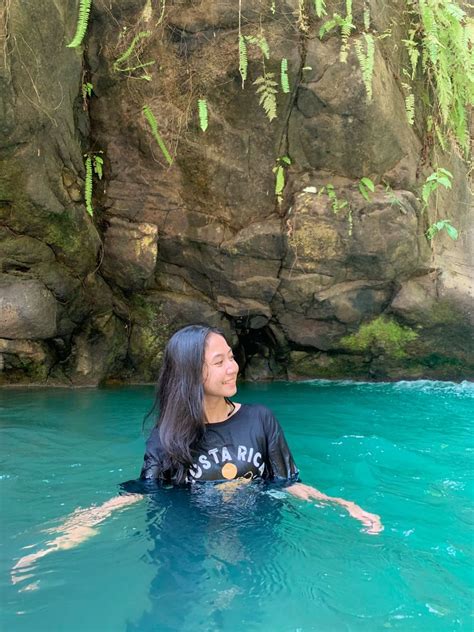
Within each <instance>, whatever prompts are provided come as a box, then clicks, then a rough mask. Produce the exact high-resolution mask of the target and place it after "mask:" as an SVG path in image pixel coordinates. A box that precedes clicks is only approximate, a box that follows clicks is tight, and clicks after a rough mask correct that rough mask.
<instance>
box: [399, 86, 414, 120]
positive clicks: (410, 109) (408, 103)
mask: <svg viewBox="0 0 474 632" xmlns="http://www.w3.org/2000/svg"><path fill="white" fill-rule="evenodd" d="M402 88H404V90H405V112H406V115H407V119H408V124H409V125H413V123H414V122H415V95H414V94H413V92H412V89H411V85H410V84H409V83H405V82H404V81H402Z"/></svg>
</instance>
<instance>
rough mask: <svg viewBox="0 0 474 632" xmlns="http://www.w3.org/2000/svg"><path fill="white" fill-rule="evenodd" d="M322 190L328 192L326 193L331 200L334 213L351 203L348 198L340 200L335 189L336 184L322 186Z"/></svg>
mask: <svg viewBox="0 0 474 632" xmlns="http://www.w3.org/2000/svg"><path fill="white" fill-rule="evenodd" d="M322 191H325V192H326V195H327V196H328V198H329V200H330V202H331V208H332V210H333V212H334V213H338V212H339V211H340V210H342V209H343V208H346V206H347V205H348V204H349V202H348V201H347V200H340V199H339V198H338V197H337V194H336V190H335V189H334V185H332V184H326V186H325V187H323V188H322Z"/></svg>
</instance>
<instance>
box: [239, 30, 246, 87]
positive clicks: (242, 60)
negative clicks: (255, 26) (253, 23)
mask: <svg viewBox="0 0 474 632" xmlns="http://www.w3.org/2000/svg"><path fill="white" fill-rule="evenodd" d="M247 68H248V57H247V44H246V43H245V39H244V36H243V35H239V72H240V76H241V77H242V89H243V88H244V85H245V82H246V80H247Z"/></svg>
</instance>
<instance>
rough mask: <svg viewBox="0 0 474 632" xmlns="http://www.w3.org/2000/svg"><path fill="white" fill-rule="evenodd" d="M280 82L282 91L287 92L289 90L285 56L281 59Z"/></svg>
mask: <svg viewBox="0 0 474 632" xmlns="http://www.w3.org/2000/svg"><path fill="white" fill-rule="evenodd" d="M280 84H281V89H282V91H283V92H284V93H285V94H288V92H289V91H290V82H289V80H288V60H287V59H286V58H285V57H284V58H283V59H282V60H281V67H280Z"/></svg>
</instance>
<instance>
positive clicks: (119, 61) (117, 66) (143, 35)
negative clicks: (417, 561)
mask: <svg viewBox="0 0 474 632" xmlns="http://www.w3.org/2000/svg"><path fill="white" fill-rule="evenodd" d="M150 35H151V31H140V32H139V33H137V35H135V37H134V38H133V40H132V42H131V44H130V46H129V47H128V48H127V50H126V51H125V52H124V53H123V54H122V55H120V57H119V58H118V59H116V60H115V61H114V70H115V71H116V72H119V71H120V72H127V71H128V72H130V71H132V70H136V69H137V68H143V67H145V66H151V65H152V64H154V63H155V62H154V61H147V62H145V63H143V64H142V63H139V64H138V65H136V66H133V67H132V68H124V67H123V63H124V62H125V61H127V59H129V57H130V56H131V54H132V53H133V52H134V50H135V47H136V46H137V44H138V42H139V41H140V40H142V39H145V38H146V37H150Z"/></svg>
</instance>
